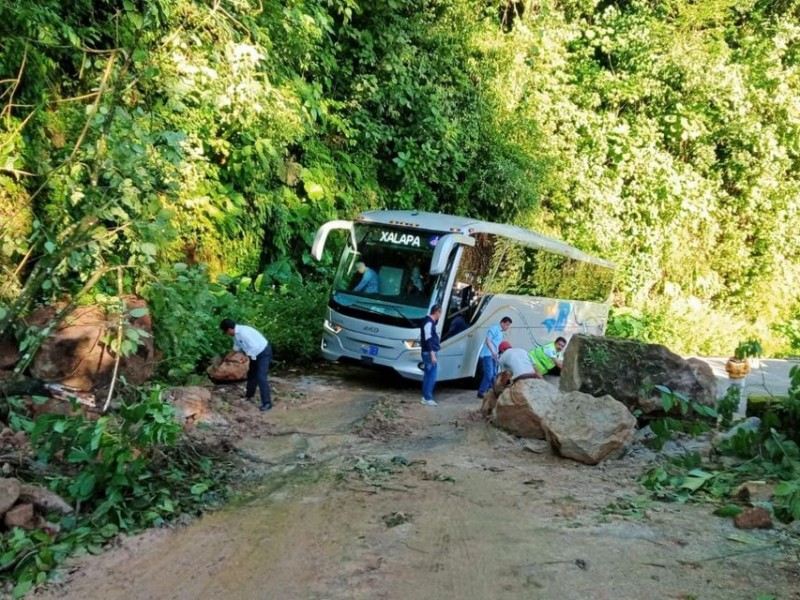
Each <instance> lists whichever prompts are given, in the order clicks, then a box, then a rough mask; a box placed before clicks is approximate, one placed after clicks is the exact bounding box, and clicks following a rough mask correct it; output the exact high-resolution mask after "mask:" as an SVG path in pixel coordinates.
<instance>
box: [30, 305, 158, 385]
mask: <svg viewBox="0 0 800 600" xmlns="http://www.w3.org/2000/svg"><path fill="white" fill-rule="evenodd" d="M146 306H147V305H146V302H145V301H144V300H142V299H141V298H133V297H129V298H126V307H127V309H128V310H133V309H136V308H146ZM56 311H57V307H45V308H42V309H39V310H37V311H35V312H34V313H32V314H31V315H30V317H29V318H28V319H27V321H28V323H29V324H31V325H37V326H39V327H46V326H47V325H48V324H49V323H50V322H51V320H52V318H53V316H54V315H55V313H56ZM116 325H117V323H116V318H115V317H113V316H112V317H109V316H107V315H106V313H105V312H104V311H103V309H102V308H100V307H98V306H82V307H78V308H75V309H74V310H73V311H71V312H70V313H69V314H68V315H66V316H65V317H64V319H62V321H61V323H59V324H58V325H57V326H56V328H55V329H54V330H53V331H52V332H51V333H50V334H49V335H48V336H47V337H46V338H45V340H44V342H43V343H42V346H41V347H40V348H39V351H38V352H37V353H36V356H35V357H34V360H33V364H32V365H31V372H32V373H33V375H34V376H35V377H37V378H39V379H41V380H43V381H51V382H59V383H62V384H64V385H66V386H70V387H73V388H77V389H79V390H94V391H97V390H102V389H104V388H107V387H108V385H109V384H110V383H111V378H112V375H113V370H114V363H115V362H116V355H115V354H114V352H112V350H111V348H110V347H109V346H108V345H107V344H106V340H107V338H108V336H110V335H111V336H113V335H114V333H115V329H116ZM130 325H131V326H132V327H135V328H137V329H141V330H144V331H145V332H147V334H148V336H147V337H143V338H140V343H139V346H138V347H137V349H136V352H135V353H133V354H131V355H129V356H123V357H122V359H121V360H120V367H119V372H118V375H121V376H124V377H125V379H126V380H127V381H128V383H130V384H133V385H141V384H143V383H145V382H146V381H148V380H149V379H150V378H151V377H152V376H153V372H154V369H155V364H156V361H157V357H156V352H155V349H154V346H153V338H152V336H151V335H150V334H151V332H152V321H151V318H150V314H149V313H148V314H146V315H144V316H142V317H138V318H132V319H130Z"/></svg>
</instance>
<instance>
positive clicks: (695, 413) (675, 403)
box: [650, 385, 717, 448]
mask: <svg viewBox="0 0 800 600" xmlns="http://www.w3.org/2000/svg"><path fill="white" fill-rule="evenodd" d="M655 389H657V390H658V392H659V393H660V394H661V408H662V409H663V411H664V413H665V414H666V415H667V416H666V417H664V418H663V419H657V420H654V421H651V422H650V429H651V430H652V432H653V433H654V434H655V438H654V440H653V445H654V446H655V447H656V448H661V447H662V446H663V445H664V443H665V442H667V441H668V440H670V439H671V438H672V434H673V432H682V433H688V434H689V435H691V436H697V435H700V434H701V433H703V432H706V431H709V430H710V429H711V427H710V426H709V424H708V423H707V422H706V421H707V420H708V419H716V418H717V411H716V409H714V408H711V407H710V406H705V405H703V404H700V403H699V402H695V401H694V400H692V399H691V398H688V397H687V396H686V395H685V394H682V393H681V392H676V391H673V390H671V389H669V388H668V387H666V386H663V385H657V386H655ZM673 414H674V415H675V416H672V415H673ZM703 419H705V420H703Z"/></svg>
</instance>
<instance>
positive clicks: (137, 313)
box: [129, 306, 150, 319]
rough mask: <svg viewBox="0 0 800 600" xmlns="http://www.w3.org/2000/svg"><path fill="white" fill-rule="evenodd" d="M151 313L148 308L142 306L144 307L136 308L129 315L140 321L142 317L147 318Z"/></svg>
mask: <svg viewBox="0 0 800 600" xmlns="http://www.w3.org/2000/svg"><path fill="white" fill-rule="evenodd" d="M149 312H150V310H149V309H148V308H146V307H144V306H142V307H140V308H134V309H132V310H131V311H130V313H129V314H130V316H132V317H133V318H134V319H139V318H141V317H143V316H145V315H146V314H148V313H149Z"/></svg>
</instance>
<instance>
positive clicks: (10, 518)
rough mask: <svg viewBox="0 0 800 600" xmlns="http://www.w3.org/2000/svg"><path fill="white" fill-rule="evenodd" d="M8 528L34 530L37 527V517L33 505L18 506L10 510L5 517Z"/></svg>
mask: <svg viewBox="0 0 800 600" xmlns="http://www.w3.org/2000/svg"><path fill="white" fill-rule="evenodd" d="M5 523H6V527H8V528H9V529H13V528H14V527H19V528H20V529H27V530H30V529H34V528H35V527H36V515H35V514H34V512H33V504H17V505H16V506H15V507H14V508H12V509H11V510H9V511H8V512H7V513H6V516H5Z"/></svg>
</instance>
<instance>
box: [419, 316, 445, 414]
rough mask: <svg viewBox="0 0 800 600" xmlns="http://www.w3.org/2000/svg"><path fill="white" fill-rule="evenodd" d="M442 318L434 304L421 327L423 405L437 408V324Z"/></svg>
mask: <svg viewBox="0 0 800 600" xmlns="http://www.w3.org/2000/svg"><path fill="white" fill-rule="evenodd" d="M441 316H442V309H441V307H440V306H439V305H438V304H434V305H433V307H432V308H431V314H429V315H428V316H427V317H425V319H424V320H423V321H422V326H421V327H420V338H419V341H420V346H421V347H422V365H423V368H424V372H423V375H422V400H421V401H420V402H421V403H422V404H425V405H427V406H436V405H437V403H436V400H434V399H433V388H434V386H435V385H436V375H437V373H438V371H439V358H438V353H439V348H440V346H439V334H438V333H436V323H437V322H438V321H439V317H441Z"/></svg>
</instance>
